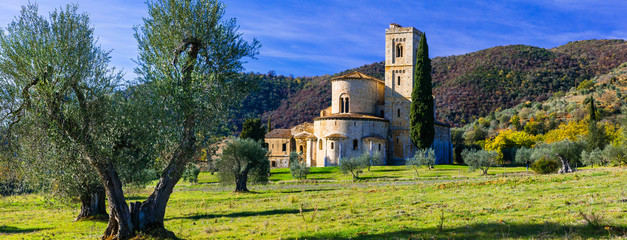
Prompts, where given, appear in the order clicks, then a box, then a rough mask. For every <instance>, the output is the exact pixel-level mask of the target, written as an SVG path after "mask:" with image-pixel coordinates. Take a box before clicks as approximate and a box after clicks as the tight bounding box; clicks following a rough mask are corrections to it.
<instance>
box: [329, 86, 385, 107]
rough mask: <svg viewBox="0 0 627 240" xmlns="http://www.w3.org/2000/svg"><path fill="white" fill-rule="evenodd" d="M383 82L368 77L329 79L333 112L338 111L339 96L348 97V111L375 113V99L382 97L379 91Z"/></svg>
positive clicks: (382, 93)
mask: <svg viewBox="0 0 627 240" xmlns="http://www.w3.org/2000/svg"><path fill="white" fill-rule="evenodd" d="M381 86H383V83H381V82H377V81H374V80H370V79H338V80H332V81H331V90H332V96H331V109H332V113H333V114H338V113H340V97H346V96H348V98H349V103H350V104H349V108H348V112H349V113H364V114H372V115H376V114H377V112H376V105H377V100H379V99H381V100H382V98H383V95H384V94H385V93H384V92H380V90H381V89H382V87H381Z"/></svg>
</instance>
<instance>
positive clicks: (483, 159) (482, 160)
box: [462, 150, 499, 175]
mask: <svg viewBox="0 0 627 240" xmlns="http://www.w3.org/2000/svg"><path fill="white" fill-rule="evenodd" d="M498 156H499V154H498V153H497V152H495V151H485V150H479V151H477V150H464V151H463V152H462V157H463V158H464V161H465V162H466V164H468V170H469V171H474V170H476V169H481V171H482V172H483V175H487V174H488V169H489V168H490V167H492V166H494V165H495V164H496V159H497V158H498Z"/></svg>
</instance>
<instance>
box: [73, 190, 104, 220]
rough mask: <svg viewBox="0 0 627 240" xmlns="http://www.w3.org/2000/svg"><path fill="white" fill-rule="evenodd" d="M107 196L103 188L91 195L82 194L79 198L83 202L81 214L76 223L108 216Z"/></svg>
mask: <svg viewBox="0 0 627 240" xmlns="http://www.w3.org/2000/svg"><path fill="white" fill-rule="evenodd" d="M105 196H106V194H105V190H104V188H103V187H99V188H97V189H96V190H95V191H93V192H90V193H84V194H81V196H80V197H79V198H80V200H81V212H80V213H79V214H78V216H77V217H76V220H75V221H78V220H81V219H85V218H90V217H98V216H106V215H107V209H106V205H105Z"/></svg>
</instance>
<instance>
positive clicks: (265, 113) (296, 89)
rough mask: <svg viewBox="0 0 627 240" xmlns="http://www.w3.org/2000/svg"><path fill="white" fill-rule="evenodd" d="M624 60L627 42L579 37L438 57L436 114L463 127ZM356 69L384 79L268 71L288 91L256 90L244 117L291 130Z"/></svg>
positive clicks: (374, 71) (377, 67) (380, 71)
mask: <svg viewBox="0 0 627 240" xmlns="http://www.w3.org/2000/svg"><path fill="white" fill-rule="evenodd" d="M623 62H627V42H626V41H625V40H585V41H576V42H570V43H567V44H565V45H562V46H559V47H555V48H551V49H545V48H539V47H533V46H526V45H509V46H498V47H492V48H488V49H484V50H480V51H476V52H472V53H467V54H464V55H458V56H449V57H437V58H433V59H432V61H431V64H432V76H433V84H434V96H435V99H436V106H437V113H436V114H437V118H438V120H442V121H444V122H448V123H450V124H452V125H454V126H462V125H464V124H465V123H468V122H471V121H472V120H474V119H476V118H478V117H481V116H485V115H487V114H488V113H490V112H493V111H494V110H496V109H498V108H502V109H505V108H510V107H513V106H515V105H517V104H519V103H521V102H524V101H527V100H543V99H548V98H549V97H550V96H551V95H552V94H553V93H554V92H558V91H562V92H566V91H568V90H570V88H572V87H575V86H576V84H577V83H579V82H581V81H583V80H586V79H590V78H593V77H594V76H598V75H602V74H606V73H608V72H609V71H610V70H611V69H613V68H615V67H617V66H618V65H620V64H621V63H623ZM352 71H359V72H362V73H364V74H367V75H370V76H373V77H377V78H381V79H383V77H384V71H385V65H384V63H383V62H376V63H372V64H368V65H364V66H361V67H358V68H354V69H348V70H346V71H343V72H340V73H337V74H334V75H323V76H316V77H305V78H293V77H291V78H288V77H284V76H278V77H277V76H273V77H274V78H281V79H283V80H282V81H283V83H287V82H289V84H288V86H284V85H280V84H279V85H277V84H276V81H275V82H273V81H272V79H271V78H267V76H268V74H258V75H261V76H265V77H266V79H267V81H266V82H264V81H261V82H260V85H262V86H263V85H272V86H273V87H274V88H279V89H268V88H267V86H266V89H267V90H268V91H272V92H282V93H285V94H282V95H281V96H276V97H272V98H265V97H263V94H264V91H260V92H255V93H251V94H250V95H249V97H248V98H252V99H256V101H255V104H251V103H250V102H246V101H247V100H246V99H245V100H244V102H243V105H249V108H248V110H246V109H244V110H242V111H245V112H244V113H251V112H253V113H254V114H244V115H248V116H251V115H255V116H262V119H264V121H266V120H267V119H268V118H270V119H271V122H272V125H273V128H288V127H290V126H294V125H297V124H300V123H302V122H305V121H312V120H313V118H315V117H317V116H319V112H320V110H322V109H324V108H326V107H328V106H330V105H331V83H330V79H331V78H333V77H335V76H339V75H342V74H346V73H349V72H352ZM250 77H253V76H252V75H250ZM268 79H269V80H268ZM285 79H288V80H287V81H285ZM290 79H291V80H290ZM292 82H294V83H296V82H297V83H298V84H292ZM286 88H287V89H288V90H285V89H286ZM282 89H283V90H282ZM284 90H285V91H284ZM266 93H267V91H266ZM263 99H268V100H271V101H280V104H278V106H277V103H276V102H272V103H267V104H264V100H263ZM249 100H250V99H249ZM259 100H261V102H259ZM260 106H272V107H270V108H261V107H260ZM251 109H253V110H251ZM240 115H241V116H243V114H240Z"/></svg>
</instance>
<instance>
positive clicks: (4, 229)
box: [0, 225, 49, 235]
mask: <svg viewBox="0 0 627 240" xmlns="http://www.w3.org/2000/svg"><path fill="white" fill-rule="evenodd" d="M46 229H49V228H18V227H12V226H5V225H2V226H0V235H1V234H14V233H32V232H37V231H41V230H46Z"/></svg>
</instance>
